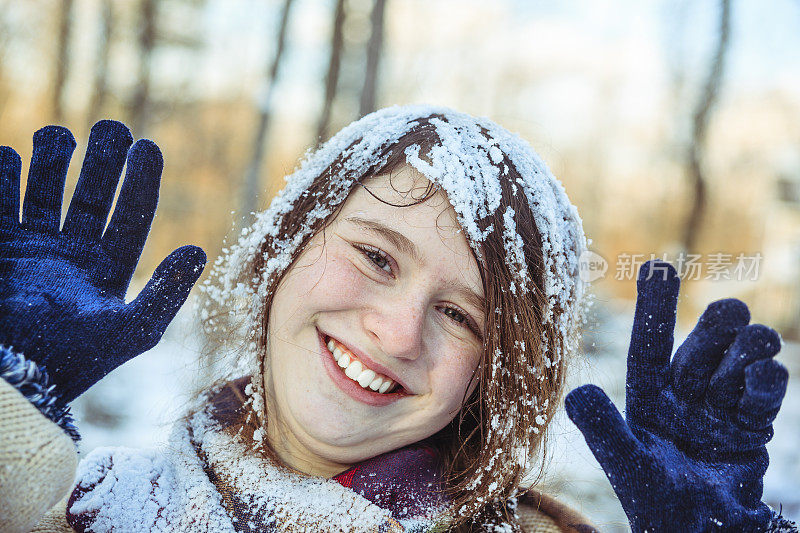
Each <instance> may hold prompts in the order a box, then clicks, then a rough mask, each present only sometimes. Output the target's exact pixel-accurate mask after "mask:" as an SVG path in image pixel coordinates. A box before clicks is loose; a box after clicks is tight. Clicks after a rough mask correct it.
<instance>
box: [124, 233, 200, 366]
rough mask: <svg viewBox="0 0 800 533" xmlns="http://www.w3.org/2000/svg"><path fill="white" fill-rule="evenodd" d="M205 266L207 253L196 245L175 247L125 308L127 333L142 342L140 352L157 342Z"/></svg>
mask: <svg viewBox="0 0 800 533" xmlns="http://www.w3.org/2000/svg"><path fill="white" fill-rule="evenodd" d="M205 264H206V254H205V252H203V250H202V249H200V248H198V247H197V246H182V247H180V248H178V249H177V250H175V251H173V252H172V253H171V254H169V256H167V258H166V259H164V260H163V261H162V262H161V264H160V265H158V267H156V270H155V272H154V273H153V276H152V277H151V278H150V281H148V282H147V285H145V287H144V289H142V292H140V293H139V296H137V297H136V299H135V300H134V301H132V302H131V303H129V304H128V305H127V306H126V308H125V315H126V320H127V322H128V324H129V327H130V334H131V335H132V336H133V337H136V338H139V339H141V340H142V345H143V350H148V349H150V348H152V347H153V346H155V345H156V343H158V341H159V339H160V338H161V335H163V334H164V330H166V329H167V326H168V325H169V323H170V322H171V321H172V319H173V318H174V317H175V314H176V313H177V312H178V309H180V308H181V306H182V305H183V303H184V302H185V301H186V298H188V296H189V292H190V291H191V290H192V287H193V286H194V284H195V282H196V281H197V280H198V278H199V277H200V274H202V273H203V267H204V266H205ZM143 350H142V351H143Z"/></svg>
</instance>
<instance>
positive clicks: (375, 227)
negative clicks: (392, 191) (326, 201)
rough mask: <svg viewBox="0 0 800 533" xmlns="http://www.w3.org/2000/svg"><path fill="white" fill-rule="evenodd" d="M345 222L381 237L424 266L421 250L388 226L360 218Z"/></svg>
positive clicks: (352, 218)
mask: <svg viewBox="0 0 800 533" xmlns="http://www.w3.org/2000/svg"><path fill="white" fill-rule="evenodd" d="M345 220H347V221H348V222H352V223H353V224H355V225H357V226H359V227H361V228H362V229H365V230H367V231H371V232H372V233H375V234H377V235H380V236H381V237H383V238H384V239H386V240H387V241H389V242H390V243H392V245H393V246H394V247H395V248H397V249H398V250H400V251H401V252H403V253H405V254H408V255H410V256H411V257H412V259H414V261H415V262H417V263H418V264H422V255H421V254H420V253H419V248H417V245H416V244H414V243H413V242H411V240H410V239H409V238H408V237H406V236H405V235H403V234H402V233H400V232H398V231H395V230H393V229H392V228H390V227H388V226H384V225H383V224H381V223H380V222H378V221H377V220H369V219H367V218H360V217H356V216H349V217H347V218H346V219H345Z"/></svg>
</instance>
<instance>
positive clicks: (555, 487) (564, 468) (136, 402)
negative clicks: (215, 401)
mask: <svg viewBox="0 0 800 533" xmlns="http://www.w3.org/2000/svg"><path fill="white" fill-rule="evenodd" d="M595 310H596V311H595V313H594V314H595V318H596V320H594V321H593V322H592V323H590V324H589V325H588V326H587V331H586V333H585V336H584V345H585V347H586V352H587V353H586V356H585V357H583V358H582V359H581V360H579V361H577V362H575V363H574V364H573V365H572V369H571V371H570V374H569V378H568V387H569V388H570V389H571V388H572V387H575V386H577V385H581V384H583V383H588V382H591V383H595V384H597V385H600V386H601V387H603V389H604V390H605V391H606V393H607V394H608V395H609V396H610V397H611V398H612V400H613V401H614V403H615V404H616V405H617V406H618V407H619V408H620V411H622V408H623V407H624V395H625V358H626V354H627V344H628V336H629V335H630V328H631V324H632V323H633V308H632V306H631V305H630V304H620V303H616V302H597V303H596V304H595ZM194 331H195V330H194V328H192V322H191V311H190V310H187V311H181V313H180V314H179V316H178V318H177V319H176V321H175V322H174V323H173V324H172V325H171V326H170V328H169V329H168V330H167V333H166V334H165V336H164V338H163V339H162V341H161V343H159V345H158V346H156V347H155V348H153V349H152V350H150V351H149V352H147V353H145V354H142V355H141V356H139V357H137V358H136V359H135V360H133V361H130V362H129V363H127V364H125V365H123V366H122V367H120V368H119V369H117V370H115V371H114V372H112V373H111V374H109V375H108V376H106V377H105V378H104V379H103V380H102V381H101V382H99V383H98V384H97V385H96V386H95V387H93V388H92V389H91V390H90V391H89V392H87V393H86V394H85V395H84V396H82V397H81V398H79V399H78V400H77V401H76V402H75V404H74V411H75V414H76V417H77V419H78V425H79V428H80V430H81V433H82V435H83V442H82V445H81V449H82V451H83V452H88V451H91V450H92V449H93V448H95V447H98V446H114V445H125V446H132V447H147V446H153V445H158V444H160V443H164V442H166V440H167V436H168V435H169V431H170V428H171V426H172V423H173V422H174V421H175V420H177V419H179V418H180V417H181V415H182V414H183V413H184V411H185V408H186V406H187V405H188V403H189V398H190V394H191V391H192V390H193V389H194V386H195V377H196V375H197V372H198V364H197V361H196V359H197V354H198V348H197V346H198V343H197V338H196V336H195V333H194ZM687 333H688V331H684V332H682V333H679V334H677V335H676V339H678V340H677V342H676V346H677V344H678V342H680V341H681V340H682V339H683V338H684V337H685V335H686V334H687ZM779 359H780V360H781V361H782V362H783V363H784V364H785V365H786V366H787V367H788V368H789V372H790V381H789V390H788V392H787V399H786V400H785V401H784V405H783V408H782V409H781V413H780V414H779V415H778V419H777V420H776V422H775V438H774V439H773V440H772V442H771V443H770V444H769V445H768V449H769V452H770V460H771V462H770V468H769V470H768V471H767V474H766V477H765V483H764V499H765V501H767V502H768V503H769V504H770V505H772V506H773V507H775V508H777V507H778V506H780V505H782V506H783V513H784V515H785V516H787V517H789V518H791V519H793V520H795V521H797V520H800V446H798V442H800V344H791V343H790V344H787V345H786V346H785V347H784V349H783V350H782V352H781V354H780V355H779ZM548 450H549V459H548V462H547V468H546V472H545V475H544V477H543V479H542V487H543V488H544V489H545V490H546V491H547V492H550V493H552V494H554V495H556V496H557V497H558V498H559V499H561V500H563V501H564V502H566V503H569V504H570V505H573V506H574V507H575V508H577V509H579V510H580V511H582V512H583V513H584V514H585V515H587V516H588V517H590V518H591V519H592V520H593V521H594V522H595V524H596V525H598V526H599V527H601V529H602V530H603V531H610V532H615V531H628V530H629V529H628V526H627V520H626V519H625V514H624V513H623V511H622V507H621V506H620V504H619V502H618V501H617V499H616V497H615V496H614V493H613V492H612V490H611V486H610V484H609V483H608V481H607V479H606V477H605V475H604V474H603V471H602V470H601V469H600V466H599V465H598V464H597V462H596V461H595V459H594V457H593V456H592V454H591V452H590V451H589V449H588V447H587V446H586V443H585V442H584V440H583V437H582V436H581V434H580V432H579V431H578V430H577V429H576V428H575V426H573V425H572V423H571V422H570V421H569V419H568V418H567V417H566V414H565V413H564V411H563V409H562V410H561V411H560V412H559V414H558V415H557V416H556V418H555V419H554V420H553V423H552V426H551V433H550V440H549V441H548Z"/></svg>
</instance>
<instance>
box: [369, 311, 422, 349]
mask: <svg viewBox="0 0 800 533" xmlns="http://www.w3.org/2000/svg"><path fill="white" fill-rule="evenodd" d="M362 320H363V325H364V329H366V331H367V334H368V335H369V336H370V338H371V340H372V341H373V342H375V343H376V344H377V346H378V347H379V348H380V349H381V350H382V351H383V352H384V353H385V354H386V355H389V356H391V357H397V358H399V359H408V360H412V361H413V360H416V359H417V358H419V357H420V355H421V354H422V349H423V342H422V334H423V328H424V325H425V306H424V304H423V303H421V302H414V301H411V299H410V298H408V299H403V300H402V301H398V300H394V301H392V302H390V303H388V304H385V305H382V306H380V307H371V308H369V309H367V310H366V311H365V313H364V315H363V319H362Z"/></svg>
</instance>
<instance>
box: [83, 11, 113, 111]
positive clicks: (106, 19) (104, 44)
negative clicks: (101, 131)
mask: <svg viewBox="0 0 800 533" xmlns="http://www.w3.org/2000/svg"><path fill="white" fill-rule="evenodd" d="M113 27H114V7H113V5H112V3H111V0H103V3H102V12H101V21H100V31H99V32H98V34H97V49H96V50H95V68H94V91H93V92H92V98H91V101H90V102H89V111H88V113H87V115H88V118H89V125H90V126H91V125H92V124H94V123H95V121H97V119H99V118H100V114H101V113H102V112H103V106H104V105H105V101H106V96H107V93H108V59H109V55H110V50H111V32H112V31H113Z"/></svg>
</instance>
